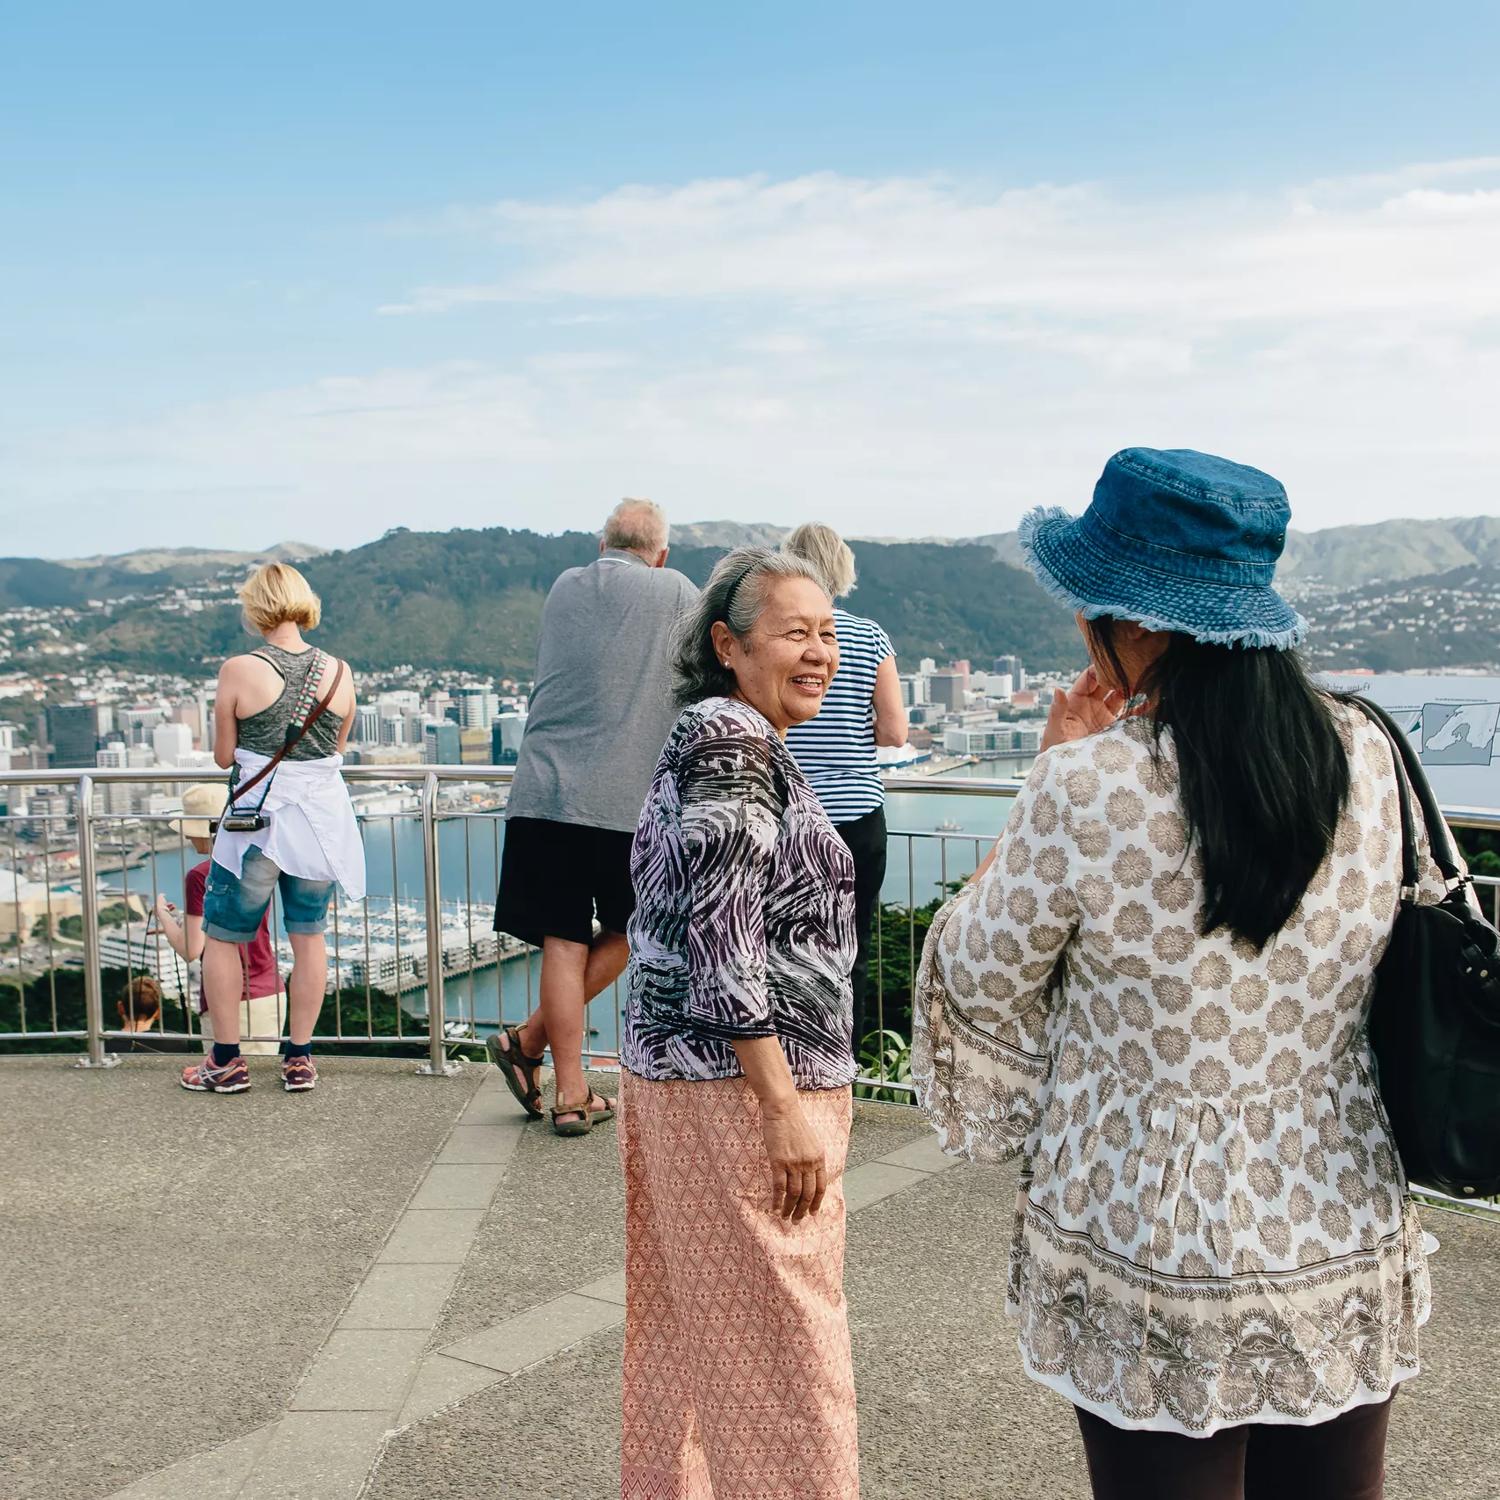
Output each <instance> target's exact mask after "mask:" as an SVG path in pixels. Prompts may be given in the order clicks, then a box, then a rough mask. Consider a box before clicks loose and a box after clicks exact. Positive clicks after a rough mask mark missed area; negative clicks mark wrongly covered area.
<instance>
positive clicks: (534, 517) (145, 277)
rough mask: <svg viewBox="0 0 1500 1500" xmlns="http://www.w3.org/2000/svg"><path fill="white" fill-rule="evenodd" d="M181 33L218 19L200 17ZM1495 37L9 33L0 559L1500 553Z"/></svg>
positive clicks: (700, 9)
mask: <svg viewBox="0 0 1500 1500" xmlns="http://www.w3.org/2000/svg"><path fill="white" fill-rule="evenodd" d="M210 12H214V13H210ZM1496 55H1500V10H1497V9H1496V8H1495V7H1494V6H1491V5H1479V4H1474V5H1437V6H1426V7H1421V8H1418V7H1417V6H1415V5H1402V6H1396V5H1380V4H1359V5H1355V4H1324V5H1311V6H1309V5H1301V6H1291V5H1271V6H1264V5H1263V6H1260V7H1258V8H1254V9H1250V8H1242V7H1235V8H1232V10H1231V8H1230V7H1220V6H1204V5H1192V6H1190V5H1172V6H1166V5H1156V6H1151V5H1139V6H1134V7H1122V6H1119V5H1118V4H1114V5H1094V4H1083V5H1073V6H1069V7H1066V8H1063V7H1037V6H1026V7H1011V6H997V5H993V4H991V5H985V6H978V5H975V6H968V5H948V6H943V5H939V6H926V7H920V6H912V5H910V4H906V5H901V6H894V5H878V4H875V5H872V4H862V5H859V6H853V5H849V6H810V5H801V6H781V5H766V6H761V7H758V8H750V7H734V8H731V7H723V6H717V7H710V6H703V5H695V6H691V7H689V6H662V5H646V6H641V7H633V8H628V7H620V6H608V7H606V6H595V5H587V6H581V5H572V6H567V5H564V6H558V7H555V8H554V9H553V12H552V13H550V14H545V15H544V14H541V13H540V8H539V7H532V6H525V7H523V6H517V5H508V4H494V3H491V4H488V5H453V4H432V5H428V6H425V7H414V6H410V5H403V6H399V7H397V6H388V5H380V4H363V5H359V6H354V5H345V4H336V5H331V4H324V5H303V6H300V7H295V8H294V7H291V6H285V5H262V6H258V7H256V8H255V9H254V11H253V13H252V12H251V11H242V12H241V13H239V14H237V15H233V16H231V15H230V14H228V13H227V12H223V11H222V9H221V8H213V7H205V6H202V5H192V6H187V5H182V6H163V5H153V4H150V3H144V4H142V5H139V6H136V7H130V8H126V7H121V6H115V5H102V4H95V5H68V4H51V5H41V4H35V3H33V4H25V5H17V6H12V7H10V8H8V10H7V11H6V14H5V19H4V21H3V22H0V139H3V141H4V142H5V143H6V145H5V149H4V152H3V155H0V173H3V182H0V187H3V192H4V197H3V202H4V203H5V205H6V213H5V220H4V227H3V231H0V288H3V292H0V522H3V524H4V528H5V535H4V537H3V540H0V550H3V551H6V552H10V553H13V554H15V553H19V554H40V555H46V556H68V555H78V554H81V553H91V552H101V551H117V550H122V549H124V548H128V547H131V546H142V545H159V544H181V545H186V544H203V545H223V546H255V545H263V544H265V543H268V542H270V541H273V540H277V539H280V538H282V537H297V538H300V539H303V540H308V541H313V542H317V543H320V544H322V545H325V546H330V545H331V546H337V545H345V546H347V545H354V544H357V543H358V542H361V541H365V540H368V539H369V538H370V537H372V536H375V535H378V534H379V532H380V531H381V530H383V529H384V528H385V527H386V526H390V525H397V524H406V525H414V526H432V527H445V526H450V525H513V526H534V527H538V528H540V529H546V530H553V529H558V528H560V527H562V526H564V525H576V526H585V527H592V526H594V525H596V524H597V522H598V519H599V518H600V516H601V515H602V514H603V512H604V511H605V510H606V509H607V508H608V506H609V505H610V504H611V503H612V501H613V500H614V499H615V498H616V497H617V496H618V495H620V494H623V493H644V494H650V495H653V496H654V497H655V498H657V499H659V500H660V501H662V503H663V504H665V505H666V506H667V507H668V509H669V511H670V512H671V513H672V514H673V515H674V516H676V517H678V518H679V519H683V520H699V519H710V518H717V517H722V516H728V517H734V518H737V519H742V520H752V519H765V520H779V521H794V520H798V519H804V518H808V517H809V516H816V517H818V518H821V519H825V520H828V521H831V522H832V523H833V524H835V525H838V526H841V527H843V528H845V529H846V530H849V531H851V532H855V533H868V534H885V535H920V534H930V533H943V534H950V535H966V534H974V533H978V532H984V531H995V530H1003V529H1009V528H1010V527H1012V526H1013V525H1014V524H1015V522H1016V520H1017V518H1018V517H1019V515H1020V514H1021V512H1022V511H1023V510H1024V509H1025V508H1026V507H1027V506H1028V505H1029V504H1033V503H1040V502H1045V503H1060V504H1069V505H1078V504H1081V503H1083V502H1085V501H1086V498H1087V493H1088V488H1089V486H1090V484H1091V482H1092V479H1093V477H1094V476H1095V474H1096V473H1097V471H1098V469H1099V467H1100V465H1101V464H1102V462H1103V460H1104V458H1105V457H1107V455H1108V454H1109V452H1111V451H1112V450H1113V449H1114V448H1116V447H1120V446H1124V445H1126V444H1131V443H1148V444H1159V445H1162V446H1196V447H1204V448H1213V449H1217V450H1218V451H1222V452H1226V453H1228V454H1229V455H1230V456H1231V457H1235V458H1239V459H1242V460H1244V461H1248V462H1255V463H1258V464H1260V465H1261V466H1263V467H1266V468H1269V469H1271V470H1272V471H1273V472H1275V473H1277V474H1278V475H1279V476H1280V477H1282V478H1283V479H1284V480H1285V481H1286V482H1287V484H1288V488H1289V490H1290V491H1291V494H1292V499H1293V505H1294V509H1295V511H1296V513H1297V517H1298V520H1299V521H1300V522H1301V523H1302V524H1304V525H1309V526H1315V525H1330V524H1335V523H1340V522H1350V521H1358V520H1374V519H1380V518H1382V517H1385V516H1395V515H1422V514H1427V515H1437V514H1475V513H1487V512H1495V511H1500V437H1497V434H1496V428H1497V427H1500V424H1497V423H1495V421H1494V418H1493V410H1494V406H1495V400H1494V398H1495V395H1496V393H1497V391H1500V284H1497V283H1500V278H1497V277H1496V276H1495V274H1494V271H1493V267H1494V266H1495V265H1496V264H1497V263H1500V120H1497V115H1496V111H1495V110H1494V108H1493V89H1494V80H1493V67H1492V64H1493V59H1494V57H1495V56H1496Z"/></svg>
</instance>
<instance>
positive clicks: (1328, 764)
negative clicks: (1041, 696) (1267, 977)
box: [1084, 619, 1349, 951]
mask: <svg viewBox="0 0 1500 1500" xmlns="http://www.w3.org/2000/svg"><path fill="white" fill-rule="evenodd" d="M1084 628H1085V634H1086V636H1087V639H1088V643H1089V650H1090V654H1091V655H1092V656H1093V659H1094V662H1095V664H1096V665H1097V666H1098V667H1101V668H1102V669H1103V671H1104V674H1105V675H1106V676H1108V677H1111V678H1112V679H1113V684H1112V685H1115V686H1119V687H1121V688H1123V689H1124V691H1125V694H1126V696H1127V697H1132V696H1135V695H1137V694H1141V695H1144V696H1145V698H1146V700H1147V705H1148V706H1147V708H1146V710H1145V716H1146V718H1147V720H1148V722H1149V723H1150V724H1151V727H1152V730H1153V732H1154V734H1155V747H1154V753H1155V754H1156V755H1157V756H1158V757H1159V756H1160V754H1161V739H1162V735H1163V733H1164V731H1166V730H1169V729H1170V730H1171V732H1172V741H1173V744H1174V745H1175V747H1176V750H1177V771H1178V781H1179V788H1180V791H1181V796H1182V807H1183V814H1184V816H1185V817H1186V819H1187V825H1188V841H1189V848H1196V850H1197V852H1198V853H1199V855H1200V856H1201V858H1202V860H1203V884H1204V890H1205V895H1206V899H1205V901H1204V906H1203V917H1202V932H1203V934H1204V935H1205V936H1206V935H1207V934H1208V933H1210V932H1215V931H1217V930H1218V929H1220V928H1227V929H1228V930H1229V932H1230V933H1231V934H1233V936H1235V937H1236V938H1242V939H1244V940H1245V941H1246V942H1248V943H1251V944H1252V945H1253V946H1254V947H1255V949H1256V950H1257V951H1259V950H1261V949H1262V948H1264V947H1265V945H1266V944H1267V943H1268V942H1269V941H1270V939H1271V938H1272V937H1274V936H1275V935H1276V934H1277V933H1278V932H1280V931H1281V929H1282V928H1283V927H1284V926H1286V923H1287V921H1288V919H1289V918H1290V917H1291V915H1292V912H1293V911H1294V910H1295V909H1296V907H1297V903H1298V902H1299V901H1301V899H1302V896H1303V893H1304V892H1305V891H1306V890H1307V886H1308V882H1309V881H1311V879H1312V877H1313V876H1314V875H1315V874H1316V873H1317V870H1318V867H1319V866H1320V865H1321V864H1322V863H1323V861H1324V860H1325V859H1327V857H1328V852H1329V850H1330V849H1331V848H1332V847H1333V838H1334V832H1335V830H1336V829H1337V827H1338V823H1339V819H1340V818H1341V817H1342V816H1343V813H1344V809H1345V807H1346V806H1347V805H1348V802H1349V760H1348V755H1347V753H1346V751H1345V749H1344V746H1343V742H1342V741H1341V740H1340V738H1339V733H1338V729H1337V727H1336V726H1335V724H1334V721H1333V716H1332V714H1331V713H1330V711H1329V704H1330V698H1331V696H1332V695H1329V694H1326V693H1324V692H1321V691H1320V690H1319V689H1318V688H1317V687H1316V686H1315V685H1314V683H1313V681H1312V679H1311V678H1310V677H1309V676H1308V673H1307V669H1306V667H1305V666H1304V665H1303V664H1302V660H1301V658H1300V657H1299V656H1298V655H1297V654H1296V653H1295V652H1293V651H1277V650H1272V649H1269V648H1259V647H1250V648H1246V647H1243V646H1214V645H1205V644H1203V643H1202V642H1200V641H1195V640H1194V639H1193V638H1192V637H1191V636H1187V635H1180V634H1173V635H1171V636H1170V637H1168V641H1167V645H1166V649H1165V650H1164V651H1163V652H1162V654H1161V655H1160V656H1159V657H1158V658H1157V659H1156V660H1155V661H1154V662H1153V663H1152V664H1151V665H1150V666H1149V667H1147V668H1146V670H1145V672H1144V673H1143V674H1142V676H1141V678H1140V680H1139V681H1137V682H1131V681H1129V679H1128V676H1127V674H1126V671H1125V668H1124V666H1123V664H1122V663H1121V660H1120V654H1119V650H1118V648H1117V647H1116V645H1115V639H1114V634H1115V622H1114V621H1113V620H1110V619H1102V620H1090V621H1088V622H1086V624H1085V627H1084Z"/></svg>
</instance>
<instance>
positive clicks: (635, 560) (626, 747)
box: [488, 500, 698, 1135]
mask: <svg viewBox="0 0 1500 1500" xmlns="http://www.w3.org/2000/svg"><path fill="white" fill-rule="evenodd" d="M666 561H667V519H666V517H665V516H664V515H663V514H662V512H661V510H660V508H659V507H657V506H655V505H653V504H652V503H651V502H650V501H649V500H623V501H621V502H620V504H619V505H618V506H616V508H615V510H614V513H613V514H612V515H611V516H610V518H609V520H608V521H607V522H606V523H605V527H604V540H603V542H602V543H601V545H600V548H599V556H598V558H597V559H596V560H595V561H594V562H592V563H590V564H589V565H588V566H587V567H584V568H569V569H568V571H567V572H566V573H564V574H563V575H562V576H561V577H560V578H559V579H558V580H557V582H556V583H554V584H553V585H552V591H551V592H550V593H549V594H548V595H547V603H546V605H545V607H544V608H543V610H542V629H541V637H540V640H539V642H538V646H537V667H536V685H535V687H534V688H533V690H532V695H531V702H530V704H529V705H528V711H527V718H526V733H525V735H524V737H523V738H522V740H521V752H520V758H519V760H518V761H517V764H516V775H515V781H514V782H513V784H512V786H511V792H510V800H509V802H508V804H507V807H506V815H505V849H504V853H503V855H502V858H501V864H500V891H499V895H498V896H497V897H496V903H495V930H496V931H497V932H509V933H511V934H513V935H514V936H516V937H518V938H520V939H522V941H524V942H527V943H532V944H534V945H535V946H537V947H539V948H540V949H541V950H542V982H541V1005H540V1007H539V1008H538V1009H537V1010H536V1011H535V1012H534V1013H533V1014H532V1015H531V1016H529V1017H528V1018H527V1020H526V1021H525V1022H524V1024H522V1025H520V1026H512V1027H505V1028H504V1029H502V1030H501V1031H500V1032H499V1033H498V1034H496V1035H495V1036H492V1037H491V1038H490V1039H489V1043H488V1046H489V1053H490V1057H491V1060H492V1061H493V1062H494V1063H495V1065H496V1067H498V1068H499V1070H500V1074H501V1076H502V1077H503V1078H504V1079H505V1081H506V1083H507V1084H508V1085H509V1087H510V1090H511V1092H512V1093H513V1094H514V1095H515V1096H516V1098H517V1099H518V1100H520V1102H521V1104H522V1105H523V1106H524V1107H525V1109H526V1111H527V1113H528V1114H530V1115H532V1116H533V1117H534V1118H539V1117H540V1115H541V1094H540V1091H539V1090H538V1089H537V1086H536V1073H537V1069H538V1068H539V1067H540V1066H541V1057H542V1053H543V1051H544V1050H545V1049H546V1048H547V1047H549V1046H550V1047H551V1049H552V1066H553V1069H554V1075H555V1076H554V1092H555V1095H556V1098H555V1103H554V1108H553V1110H552V1125H553V1129H554V1130H556V1131H557V1132H558V1134H559V1135H582V1134H585V1133H587V1131H588V1129H589V1127H590V1125H591V1124H592V1122H593V1120H594V1119H595V1118H608V1116H609V1115H610V1114H611V1113H612V1109H611V1106H610V1104H609V1101H608V1100H606V1099H604V1098H603V1097H601V1096H599V1095H597V1094H591V1093H590V1091H589V1087H588V1083H587V1081H586V1080H585V1078H584V1073H583V1035H584V1007H585V1005H587V1003H588V1002H589V1001H590V1000H592V999H593V998H594V996H595V995H597V994H598V993H599V992H600V991H601V990H604V989H606V988H608V987H609V986H610V985H611V984H613V983H614V981H615V979H616V978H617V977H618V976H619V974H620V972H621V970H623V969H624V967H625V963H626V959H627V958H628V957H629V952H628V949H627V946H626V942H625V924H626V922H627V921H628V920H629V917H630V913H631V911H632V910H633V909H634V906H635V894H634V891H633V889H632V887H631V883H630V845H631V841H632V839H633V838H634V835H635V825H636V820H637V818H639V816H640V811H641V804H642V802H644V801H645V797H646V792H647V789H648V788H649V786H650V784H651V777H652V774H653V772H654V771H655V770H656V762H657V758H658V757H659V756H660V754H661V747H662V746H663V744H665V743H666V738H667V735H668V733H669V732H670V730H671V728H672V724H673V722H674V721H675V719H676V717H677V713H676V709H675V708H674V706H673V701H672V670H671V659H672V641H673V633H674V631H675V629H676V625H677V621H678V619H679V617H680V616H681V615H682V614H683V612H684V611H685V610H686V609H687V608H688V606H689V605H690V604H691V603H692V601H693V600H694V599H695V598H696V597H697V593H698V591H697V589H695V588H694V587H693V585H692V584H691V583H690V582H688V580H687V579H686V578H684V577H683V575H682V574H681V573H678V572H676V571H674V570H673V569H671V568H668V567H667V566H666ZM596 916H597V918H598V922H599V926H600V928H601V929H602V930H601V931H600V933H599V934H598V936H597V937H596V936H595V935H594V921H595V918H596Z"/></svg>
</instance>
